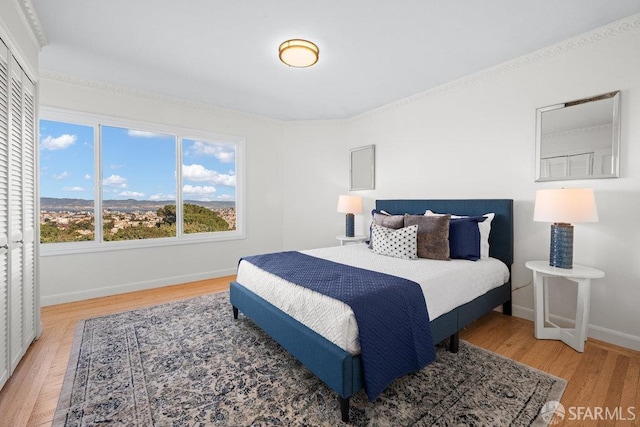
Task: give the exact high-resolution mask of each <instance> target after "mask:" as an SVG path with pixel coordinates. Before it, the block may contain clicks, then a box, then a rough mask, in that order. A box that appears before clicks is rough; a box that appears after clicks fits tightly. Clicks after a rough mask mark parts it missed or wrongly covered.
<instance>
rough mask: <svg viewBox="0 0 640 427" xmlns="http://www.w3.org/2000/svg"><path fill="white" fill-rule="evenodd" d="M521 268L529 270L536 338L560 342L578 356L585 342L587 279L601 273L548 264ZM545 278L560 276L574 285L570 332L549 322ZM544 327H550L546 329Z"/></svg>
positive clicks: (588, 300)
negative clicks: (576, 297) (575, 303)
mask: <svg viewBox="0 0 640 427" xmlns="http://www.w3.org/2000/svg"><path fill="white" fill-rule="evenodd" d="M525 266H526V267H527V268H528V269H530V270H532V271H533V287H534V291H533V305H534V310H535V331H536V338H538V339H552V340H561V341H562V342H564V343H565V344H568V345H570V346H571V347H573V348H574V349H576V350H577V351H579V352H581V353H582V352H583V351H584V342H585V341H586V340H587V326H588V325H589V304H590V300H591V279H600V278H602V277H604V271H602V270H598V269H597V268H593V267H587V266H585V265H578V264H574V265H573V268H558V267H552V266H550V265H549V262H548V261H527V262H526V263H525ZM548 277H563V278H565V279H567V280H571V281H572V282H576V283H577V284H578V303H577V306H576V324H575V328H574V329H570V328H561V327H560V326H558V325H556V324H554V323H553V322H551V321H549V292H548V289H547V287H546V286H545V279H546V278H548ZM547 324H549V325H551V326H546V325H547Z"/></svg>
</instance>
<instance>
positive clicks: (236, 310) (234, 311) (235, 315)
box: [233, 305, 238, 319]
mask: <svg viewBox="0 0 640 427" xmlns="http://www.w3.org/2000/svg"><path fill="white" fill-rule="evenodd" d="M233 318H234V319H237V318H238V307H236V306H235V305H234V306H233Z"/></svg>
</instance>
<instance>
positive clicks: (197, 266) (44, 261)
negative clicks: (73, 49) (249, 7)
mask: <svg viewBox="0 0 640 427" xmlns="http://www.w3.org/2000/svg"><path fill="white" fill-rule="evenodd" d="M94 86H95V87H94ZM40 104H41V105H42V106H50V107H58V108H66V109H70V110H76V111H82V112H88V113H94V114H102V115H109V116H115V117H125V118H127V119H133V120H140V121H144V122H150V123H161V124H167V125H174V126H179V127H184V128H191V129H197V130H203V131H210V132H216V133H222V134H229V135H238V136H242V137H245V138H246V143H245V169H246V173H245V188H246V198H245V200H246V204H245V206H246V216H245V219H246V228H245V230H246V238H245V239H241V240H230V241H224V242H213V243H197V244H189V245H174V246H166V247H160V248H157V247H155V248H143V249H129V250H122V251H105V252H95V253H84V254H74V255H55V256H43V257H42V258H41V263H40V267H41V269H40V286H41V295H42V303H43V305H50V304H56V303H60V302H67V301H73V300H80V299H86V298H90V297H96V296H103V295H111V294H115V293H119V292H127V291H131V290H136V289H145V288H151V287H157V286H163V285H169V284H176V283H184V282H188V281H192V280H200V279H204V278H209V277H220V276H225V275H231V274H235V271H236V265H237V263H238V259H239V258H240V257H241V256H243V255H249V254H253V253H258V252H272V251H277V250H280V249H281V248H282V236H283V230H282V218H283V204H282V173H281V167H280V164H281V161H282V160H281V157H282V152H281V151H282V148H281V145H282V142H281V141H282V125H281V124H280V123H279V122H277V121H272V120H268V119H263V118H259V117H253V116H249V115H244V114H239V113H234V112H230V111H224V110H220V109H216V108H208V107H203V106H199V105H196V104H189V103H182V102H177V101H173V100H170V99H163V98H159V97H156V98H154V97H149V96H140V94H137V93H135V92H131V93H127V91H126V90H122V91H120V90H118V88H112V87H108V86H103V85H102V84H94V83H93V82H74V81H70V82H66V81H64V79H62V78H57V79H53V78H41V84H40Z"/></svg>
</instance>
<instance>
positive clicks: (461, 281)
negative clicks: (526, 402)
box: [236, 244, 509, 354]
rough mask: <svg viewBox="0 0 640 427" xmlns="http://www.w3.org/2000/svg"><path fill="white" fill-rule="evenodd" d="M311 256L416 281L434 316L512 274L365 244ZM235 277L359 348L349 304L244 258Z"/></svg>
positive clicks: (484, 264) (499, 267) (486, 263)
mask: <svg viewBox="0 0 640 427" xmlns="http://www.w3.org/2000/svg"><path fill="white" fill-rule="evenodd" d="M301 252H303V253H305V254H307V255H311V256H315V257H318V258H324V259H328V260H330V261H334V262H338V263H341V264H347V265H351V266H354V267H360V268H366V269H369V270H374V271H378V272H381V273H387V274H391V275H394V276H398V277H403V278H405V279H409V280H412V281H414V282H416V283H418V284H420V287H421V288H422V292H423V293H424V296H425V301H426V302H427V309H428V311H429V318H430V319H431V320H433V319H436V318H438V317H439V316H441V315H443V314H445V313H447V312H449V311H451V310H452V309H454V308H455V307H458V306H460V305H462V304H465V303H467V302H469V301H471V300H473V299H475V298H477V297H479V296H481V295H484V294H485V293H486V292H488V291H489V290H491V289H493V288H496V287H498V286H501V285H502V284H504V283H505V282H506V281H507V280H508V279H509V270H508V269H507V266H506V265H504V263H502V262H501V261H499V260H497V259H494V258H488V259H482V260H478V261H466V260H451V261H436V260H430V259H422V258H420V259H417V260H416V259H414V260H404V259H399V258H392V257H388V256H383V255H378V254H376V253H374V252H373V251H372V250H370V249H369V248H368V247H367V245H366V244H355V245H346V246H334V247H328V248H321V249H312V250H308V251H301ZM236 281H237V282H238V283H239V284H241V285H242V286H244V287H246V288H247V289H249V290H251V291H252V292H253V293H255V294H256V295H258V296H260V297H261V298H263V299H265V300H267V301H268V302H270V303H271V304H273V305H274V306H276V307H278V308H279V309H280V310H282V311H284V312H285V313H287V314H288V315H289V316H291V317H293V318H294V319H296V320H297V321H299V322H300V323H302V324H304V325H305V326H307V327H308V328H310V329H312V330H313V331H315V332H316V333H318V334H320V335H322V336H323V337H325V338H326V339H328V340H329V341H331V342H332V343H334V344H336V345H337V346H338V347H340V348H342V349H344V350H345V351H347V352H349V353H351V354H358V353H359V352H360V343H359V341H358V325H357V323H356V320H355V317H354V314H353V311H352V310H351V308H350V307H349V306H348V305H346V304H345V303H343V302H341V301H338V300H335V299H333V298H330V297H327V296H325V295H322V294H320V293H318V292H315V291H312V290H310V289H308V288H305V287H302V286H298V285H296V284H293V283H291V282H288V281H286V280H284V279H281V278H279V277H277V276H275V275H273V274H271V273H268V272H266V271H264V270H261V269H260V268H258V267H255V266H254V265H253V264H250V263H248V262H246V261H242V262H240V265H239V266H238V275H237V279H236Z"/></svg>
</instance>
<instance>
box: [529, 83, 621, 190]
mask: <svg viewBox="0 0 640 427" xmlns="http://www.w3.org/2000/svg"><path fill="white" fill-rule="evenodd" d="M619 147H620V92H619V91H616V92H611V93H606V94H604V95H598V96H594V97H591V98H586V99H579V100H577V101H571V102H566V103H564V104H557V105H551V106H548V107H543V108H538V110H537V129H536V181H557V180H567V179H591V178H617V177H618V176H619V170H618V169H619V163H620V159H619Z"/></svg>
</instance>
